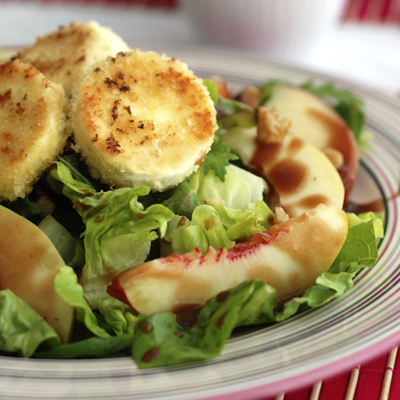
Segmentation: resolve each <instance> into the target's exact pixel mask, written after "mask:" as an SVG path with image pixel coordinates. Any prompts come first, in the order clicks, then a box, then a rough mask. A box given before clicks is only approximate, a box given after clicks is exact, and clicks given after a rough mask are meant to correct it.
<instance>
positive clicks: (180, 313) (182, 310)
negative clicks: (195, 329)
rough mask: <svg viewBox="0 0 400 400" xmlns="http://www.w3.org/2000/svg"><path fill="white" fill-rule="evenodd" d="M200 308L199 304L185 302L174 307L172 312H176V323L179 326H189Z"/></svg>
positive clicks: (195, 318) (194, 320)
mask: <svg viewBox="0 0 400 400" xmlns="http://www.w3.org/2000/svg"><path fill="white" fill-rule="evenodd" d="M200 310H201V305H199V304H185V305H179V306H178V307H175V308H174V309H173V311H172V312H173V313H174V314H176V323H177V324H178V325H179V326H181V327H182V328H190V327H191V326H192V325H193V324H194V323H195V322H196V320H197V317H198V315H199V313H200Z"/></svg>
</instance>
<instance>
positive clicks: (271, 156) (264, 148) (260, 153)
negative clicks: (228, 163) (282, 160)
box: [250, 142, 282, 175]
mask: <svg viewBox="0 0 400 400" xmlns="http://www.w3.org/2000/svg"><path fill="white" fill-rule="evenodd" d="M256 144H257V147H256V150H255V152H254V154H253V158H252V159H251V161H250V167H251V168H254V169H255V170H256V171H257V172H258V173H259V174H261V175H263V173H264V168H265V167H268V165H269V164H272V163H273V162H274V161H275V158H276V157H277V155H278V153H279V152H280V151H281V148H282V144H280V143H261V142H257V143H256Z"/></svg>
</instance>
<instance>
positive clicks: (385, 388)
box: [379, 347, 397, 400]
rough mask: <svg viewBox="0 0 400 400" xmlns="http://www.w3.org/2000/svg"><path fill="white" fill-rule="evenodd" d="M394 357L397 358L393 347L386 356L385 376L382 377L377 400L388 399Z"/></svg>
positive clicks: (394, 361) (395, 349)
mask: <svg viewBox="0 0 400 400" xmlns="http://www.w3.org/2000/svg"><path fill="white" fill-rule="evenodd" d="M396 357H397V347H395V348H394V349H393V350H392V351H391V352H390V353H389V355H388V359H387V361H386V368H385V375H384V376H383V381H382V386H381V393H380V396H379V400H388V399H389V394H390V386H391V384H392V378H393V368H394V365H395V363H396Z"/></svg>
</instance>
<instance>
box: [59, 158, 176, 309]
mask: <svg viewBox="0 0 400 400" xmlns="http://www.w3.org/2000/svg"><path fill="white" fill-rule="evenodd" d="M55 164H56V167H57V168H56V169H53V170H52V176H53V178H55V179H57V180H58V181H60V182H61V183H63V189H62V191H63V193H64V194H65V195H66V196H67V197H68V198H69V199H70V200H71V201H72V202H73V204H74V206H75V209H76V210H77V212H78V213H79V214H80V215H81V217H82V220H83V222H84V223H85V226H86V229H85V232H84V233H83V236H84V247H85V262H86V264H85V266H84V268H83V270H82V279H81V281H82V284H83V287H84V290H85V296H86V298H87V299H88V301H89V303H90V304H92V303H93V302H95V301H96V300H101V299H102V300H104V299H106V298H108V295H107V293H106V287H107V285H108V284H109V283H110V282H111V279H112V278H113V277H114V276H116V275H118V274H119V273H120V272H122V271H123V270H125V269H128V268H131V267H133V266H135V265H138V264H141V263H143V262H144V261H145V260H146V258H147V256H148V254H149V252H150V247H151V241H152V240H155V239H157V238H158V234H157V232H156V230H159V232H160V237H163V236H164V234H165V232H166V230H167V223H168V221H169V220H170V219H171V218H172V216H173V213H172V211H171V210H169V209H168V208H166V207H165V206H163V205H161V204H154V205H151V206H150V207H148V208H147V209H145V210H144V209H143V206H142V204H141V203H140V202H139V201H138V198H139V196H145V195H147V194H148V193H149V192H150V189H149V188H147V187H146V186H139V187H137V188H121V189H116V190H108V191H106V192H98V193H97V192H96V191H95V190H94V189H93V188H92V187H91V186H90V185H89V184H88V183H86V182H80V181H78V180H76V179H75V178H74V176H73V173H72V172H71V170H70V169H69V168H68V167H67V166H66V165H65V164H63V163H60V162H57V163H55Z"/></svg>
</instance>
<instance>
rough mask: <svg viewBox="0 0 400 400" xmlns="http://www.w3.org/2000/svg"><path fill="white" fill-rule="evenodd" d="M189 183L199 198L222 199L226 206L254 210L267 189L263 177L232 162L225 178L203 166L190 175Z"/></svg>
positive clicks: (205, 199)
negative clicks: (222, 178)
mask: <svg viewBox="0 0 400 400" xmlns="http://www.w3.org/2000/svg"><path fill="white" fill-rule="evenodd" d="M189 184H190V186H191V187H192V189H193V191H194V193H195V194H196V195H197V198H198V199H199V200H201V201H204V202H206V201H208V202H210V201H211V202H212V204H215V203H216V202H215V201H216V200H220V201H221V202H220V203H222V204H224V205H225V206H227V207H229V208H237V209H240V210H242V211H245V210H252V209H253V208H254V205H255V203H256V201H258V200H262V199H263V193H264V190H265V189H266V183H265V181H264V180H263V179H262V178H260V177H258V176H256V175H254V174H252V173H251V172H248V171H245V170H244V169H241V168H239V167H236V166H234V165H231V164H230V165H229V166H227V167H226V175H225V179H224V180H221V179H220V177H219V176H218V175H216V174H215V173H214V171H213V170H210V171H208V172H207V171H206V169H205V168H203V166H201V167H200V168H199V169H198V170H197V171H196V172H195V173H193V174H192V175H191V176H190V179H189Z"/></svg>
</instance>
